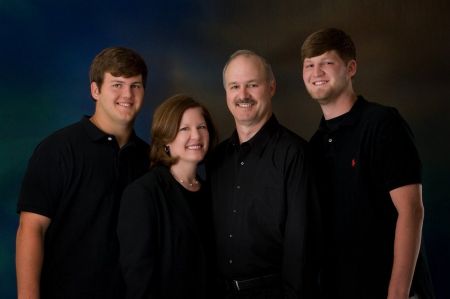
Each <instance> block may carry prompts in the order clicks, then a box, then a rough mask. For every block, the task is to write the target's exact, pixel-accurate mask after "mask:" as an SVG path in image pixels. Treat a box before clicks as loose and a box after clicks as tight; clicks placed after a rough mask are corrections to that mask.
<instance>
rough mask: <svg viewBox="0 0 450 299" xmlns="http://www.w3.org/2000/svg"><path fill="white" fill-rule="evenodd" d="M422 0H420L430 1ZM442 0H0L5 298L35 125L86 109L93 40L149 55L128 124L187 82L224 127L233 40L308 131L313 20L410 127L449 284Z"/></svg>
mask: <svg viewBox="0 0 450 299" xmlns="http://www.w3.org/2000/svg"><path fill="white" fill-rule="evenodd" d="M425 2H426V3H425ZM449 13H450V6H449V4H447V1H436V0H435V1H415V0H414V1H392V0H390V1H385V0H380V1H357V0H343V1H305V0H301V1H295V0H287V1H269V0H254V1H245V0H244V1H236V0H231V1H200V0H190V1H182V0H174V1H170V0H166V1H135V0H128V1H120V2H119V1H97V0H91V1H78V0H67V1H46V0H42V1H30V0H21V1H14V0H1V1H0V25H1V26H0V34H1V35H0V37H1V39H0V43H1V46H0V54H1V56H0V59H1V62H0V66H1V69H0V94H1V108H0V120H1V126H0V194H1V195H0V196H1V197H0V298H14V296H15V292H16V291H15V274H14V242H15V231H16V228H17V220H18V217H17V215H16V213H15V204H16V200H17V196H18V192H19V189H20V183H21V179H22V176H23V174H24V171H25V167H26V164H27V160H28V158H29V157H30V155H31V153H32V151H33V149H34V147H35V146H36V145H37V144H38V142H39V141H40V140H42V138H44V137H45V136H47V135H48V134H50V133H51V132H53V131H55V130H56V129H58V128H61V127H63V126H65V125H68V124H70V123H72V122H75V121H77V120H78V119H80V117H81V116H82V115H83V114H90V113H91V111H92V109H93V104H92V101H91V100H90V96H89V82H88V75H87V74H88V67H89V65H90V62H91V60H92V58H93V57H94V55H95V54H97V53H98V52H99V51H100V50H101V49H102V48H104V47H108V46H113V45H123V46H127V47H131V48H134V49H136V50H137V51H138V52H140V53H141V54H142V55H143V56H144V58H145V59H146V61H147V62H148V65H149V68H150V75H149V81H148V88H147V90H146V105H145V107H144V109H143V111H142V113H141V115H140V117H139V118H138V121H137V124H136V127H137V132H138V134H139V135H140V136H142V137H143V138H145V139H148V135H149V134H148V130H149V124H150V121H151V114H152V111H153V108H154V107H155V105H157V104H158V103H159V102H160V101H162V100H163V99H164V98H166V97H168V96H170V95H172V94H174V93H178V92H184V93H190V94H192V95H193V96H194V97H195V98H197V99H198V100H200V101H203V102H204V103H205V104H206V105H207V106H208V107H209V108H210V110H211V111H212V113H213V115H214V117H215V119H216V122H217V124H218V127H219V129H220V133H221V137H225V136H226V135H228V134H229V133H230V131H231V129H232V125H233V123H232V119H231V117H230V116H229V115H228V111H227V108H226V106H225V100H224V91H223V89H222V83H221V79H222V78H221V76H222V74H221V71H222V67H223V64H224V62H225V61H226V59H227V57H228V55H229V54H231V53H232V52H234V51H235V50H237V49H240V48H249V49H252V50H255V51H257V52H259V53H261V54H262V55H263V56H265V57H267V59H268V60H269V61H270V62H271V63H272V65H273V69H274V72H275V76H276V78H277V81H278V91H277V94H276V96H275V98H274V107H275V108H274V109H275V113H276V114H277V117H278V118H279V120H280V121H281V122H282V123H284V124H285V125H286V126H288V127H290V128H291V129H293V130H294V131H296V132H297V133H299V134H300V135H302V136H304V137H305V138H309V137H310V136H311V135H312V133H313V132H314V130H315V129H316V127H317V125H318V121H319V118H320V115H321V114H320V108H319V107H318V105H317V104H316V103H314V102H313V101H312V100H310V99H309V97H308V96H307V94H306V92H305V91H304V87H303V82H302V80H301V70H300V65H301V62H300V59H299V49H300V45H301V43H302V41H303V39H304V38H305V37H306V36H307V35H308V34H309V33H311V32H312V31H315V30H317V29H319V28H322V27H328V26H335V27H340V28H342V29H344V30H345V31H347V32H348V33H349V34H350V35H352V36H353V38H354V41H355V43H356V46H357V51H358V62H359V70H358V74H357V76H356V78H355V88H356V90H357V92H358V93H361V94H363V95H364V96H365V97H366V98H367V99H369V100H372V101H378V102H380V103H384V104H388V105H392V106H395V107H397V108H398V109H399V111H400V112H401V113H402V115H403V116H404V117H405V119H406V120H407V121H408V122H409V124H410V126H411V128H412V129H413V131H414V132H415V135H416V141H417V146H418V149H419V151H420V153H421V156H422V160H423V165H424V187H423V192H424V202H425V207H426V219H425V225H424V241H425V243H426V246H427V252H428V257H429V262H430V267H431V270H432V274H433V279H434V283H435V288H436V291H437V293H438V298H441V299H444V298H450V291H449V288H448V286H447V285H448V269H449V268H450V253H449V252H450V250H449V243H450V203H449V199H450V196H449V195H448V186H449V183H450V180H449V169H450V157H449V152H450V151H449V150H450V146H449V144H450V143H449V141H448V139H449V138H450V125H449V120H450V113H449V108H450V104H449V101H450V92H449V85H450V29H449V28H450V21H449V17H448V15H449Z"/></svg>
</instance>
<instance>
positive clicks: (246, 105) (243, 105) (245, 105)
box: [236, 103, 253, 108]
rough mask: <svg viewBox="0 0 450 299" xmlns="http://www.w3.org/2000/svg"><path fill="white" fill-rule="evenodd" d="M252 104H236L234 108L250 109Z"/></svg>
mask: <svg viewBox="0 0 450 299" xmlns="http://www.w3.org/2000/svg"><path fill="white" fill-rule="evenodd" d="M252 105H253V104H252V103H237V104H236V106H238V107H240V108H250V107H251V106H252Z"/></svg>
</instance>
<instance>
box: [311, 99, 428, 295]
mask: <svg viewBox="0 0 450 299" xmlns="http://www.w3.org/2000/svg"><path fill="white" fill-rule="evenodd" d="M310 146H311V150H312V153H313V157H314V166H313V168H314V169H316V170H317V177H318V178H319V180H318V181H319V184H320V186H319V190H320V192H321V196H320V197H321V205H322V208H323V215H324V217H323V218H324V220H325V232H326V244H325V250H326V254H325V259H324V269H323V272H322V276H321V282H322V290H323V298H346V299H352V298H386V297H387V289H388V284H389V280H390V274H391V270H392V262H393V242H394V237H395V226H396V220H397V211H396V209H395V207H394V205H393V202H392V200H391V197H390V195H389V191H391V190H393V189H395V188H398V187H401V186H404V185H408V184H417V183H421V163H420V160H419V155H418V153H417V150H416V148H415V145H414V143H413V137H412V133H411V130H410V128H409V127H408V125H407V124H406V122H405V121H404V120H403V119H402V118H401V116H400V115H399V113H398V112H397V110H395V109H394V108H390V107H385V106H381V105H379V104H375V103H370V102H367V101H366V100H365V99H363V98H362V97H359V98H358V100H357V101H356V102H355V104H354V105H353V107H352V109H351V110H350V111H349V112H348V113H346V114H344V115H341V116H339V117H337V118H334V119H331V120H328V121H326V120H324V119H323V118H322V121H321V124H320V127H319V130H318V131H317V132H316V133H315V135H314V136H313V137H312V138H311V141H310ZM419 281H420V283H418V282H419ZM424 283H425V284H424ZM419 285H421V286H419ZM413 291H416V292H417V293H419V295H420V296H421V298H434V297H433V295H432V290H431V282H430V278H429V273H428V269H427V267H426V264H425V263H424V259H423V255H422V252H421V254H420V256H419V260H418V263H417V267H416V273H415V278H414V283H413Z"/></svg>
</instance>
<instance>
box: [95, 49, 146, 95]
mask: <svg viewBox="0 0 450 299" xmlns="http://www.w3.org/2000/svg"><path fill="white" fill-rule="evenodd" d="M105 73H111V75H113V76H115V77H120V76H123V77H125V78H129V77H133V76H138V75H142V83H143V85H144V88H145V85H146V81H147V73H148V70H147V65H146V64H145V61H144V59H143V58H142V57H141V56H140V55H139V54H138V53H137V52H135V51H134V50H132V49H128V48H124V47H111V48H106V49H103V50H102V51H101V52H100V53H98V54H97V55H96V56H95V58H94V60H93V61H92V63H91V68H90V70H89V80H90V82H91V83H92V82H95V83H97V86H98V88H99V89H100V88H101V87H102V84H103V80H104V76H105Z"/></svg>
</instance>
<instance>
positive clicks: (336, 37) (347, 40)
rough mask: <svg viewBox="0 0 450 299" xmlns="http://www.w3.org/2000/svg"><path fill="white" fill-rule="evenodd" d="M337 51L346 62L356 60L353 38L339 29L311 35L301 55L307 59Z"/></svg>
mask: <svg viewBox="0 0 450 299" xmlns="http://www.w3.org/2000/svg"><path fill="white" fill-rule="evenodd" d="M332 50H334V51H336V53H337V54H338V55H339V57H341V59H342V60H343V61H344V62H346V63H347V62H349V61H350V60H356V49H355V45H354V43H353V41H352V39H351V37H350V36H349V35H348V34H347V33H345V32H344V31H342V30H340V29H337V28H326V29H321V30H319V31H316V32H314V33H312V34H310V35H309V36H308V37H307V38H306V39H305V41H304V42H303V45H302V49H301V55H302V62H303V61H304V60H305V58H311V57H315V56H319V55H322V54H324V53H325V52H328V51H332Z"/></svg>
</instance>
